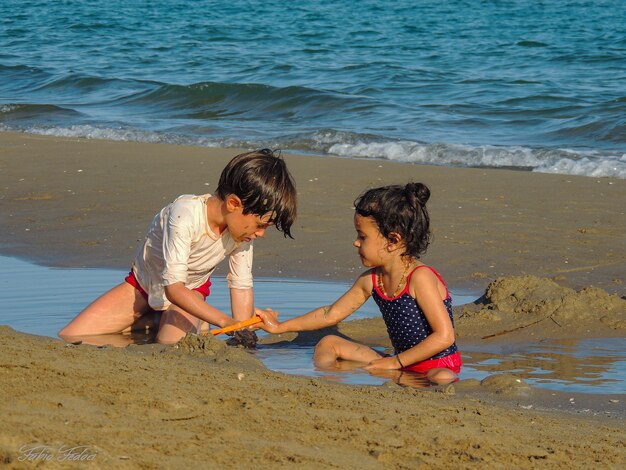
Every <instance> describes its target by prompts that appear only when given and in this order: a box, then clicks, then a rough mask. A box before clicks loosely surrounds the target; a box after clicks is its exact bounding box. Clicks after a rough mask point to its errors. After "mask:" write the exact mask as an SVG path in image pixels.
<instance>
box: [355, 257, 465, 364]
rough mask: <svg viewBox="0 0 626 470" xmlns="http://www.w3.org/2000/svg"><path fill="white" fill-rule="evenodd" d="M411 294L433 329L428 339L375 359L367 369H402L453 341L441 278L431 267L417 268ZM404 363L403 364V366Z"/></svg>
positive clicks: (452, 330)
mask: <svg viewBox="0 0 626 470" xmlns="http://www.w3.org/2000/svg"><path fill="white" fill-rule="evenodd" d="M409 290H410V293H411V295H412V296H413V297H414V298H415V300H416V301H417V303H418V304H419V306H420V307H421V309H422V311H423V312H424V315H425V316H426V320H427V321H428V323H429V324H430V327H431V328H432V330H433V332H432V333H431V334H430V335H428V336H427V337H426V339H425V340H424V341H422V342H420V343H418V344H416V345H415V346H413V347H412V348H410V349H407V350H406V351H404V352H402V353H400V354H398V355H397V356H391V357H385V358H382V359H377V360H375V361H372V362H371V363H370V364H369V365H368V366H366V367H365V368H366V369H401V368H402V366H408V365H410V364H415V363H416V362H420V361H424V360H426V359H428V358H430V357H432V356H434V355H435V354H437V353H440V352H441V351H443V350H445V349H447V348H448V347H450V346H451V345H452V344H453V343H454V328H453V326H452V321H451V320H450V316H449V315H448V311H447V310H446V307H445V305H444V304H443V300H442V292H441V291H440V289H439V280H438V279H437V277H436V276H435V275H434V274H433V273H432V271H430V270H429V269H418V270H417V271H416V272H415V273H414V274H413V276H411V285H410V286H409ZM400 364H402V366H401V365H400Z"/></svg>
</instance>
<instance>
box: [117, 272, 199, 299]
mask: <svg viewBox="0 0 626 470" xmlns="http://www.w3.org/2000/svg"><path fill="white" fill-rule="evenodd" d="M124 280H125V281H126V282H128V283H129V284H130V285H131V286H133V287H134V288H135V289H137V290H138V291H139V293H140V294H141V296H142V297H143V298H144V299H146V301H147V300H148V293H147V292H146V291H145V290H144V289H143V287H141V285H140V284H139V281H138V280H137V277H136V276H135V273H134V272H133V271H132V269H131V271H130V272H129V273H128V276H126V277H125V278H124ZM191 290H195V291H197V292H200V293H201V294H202V297H204V300H206V298H207V297H208V296H209V295H210V294H211V279H207V281H206V282H205V283H204V284H202V285H201V286H200V287H196V288H195V289H191Z"/></svg>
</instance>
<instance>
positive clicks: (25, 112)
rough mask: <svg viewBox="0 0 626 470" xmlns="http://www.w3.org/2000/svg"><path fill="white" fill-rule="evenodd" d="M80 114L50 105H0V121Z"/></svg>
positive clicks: (76, 115) (75, 115)
mask: <svg viewBox="0 0 626 470" xmlns="http://www.w3.org/2000/svg"><path fill="white" fill-rule="evenodd" d="M78 116H81V113H79V112H77V111H75V110H73V109H71V108H64V107H62V106H55V105H51V104H28V103H24V104H22V103H15V104H12V103H8V104H0V121H13V120H28V119H37V120H44V119H45V118H52V117H78Z"/></svg>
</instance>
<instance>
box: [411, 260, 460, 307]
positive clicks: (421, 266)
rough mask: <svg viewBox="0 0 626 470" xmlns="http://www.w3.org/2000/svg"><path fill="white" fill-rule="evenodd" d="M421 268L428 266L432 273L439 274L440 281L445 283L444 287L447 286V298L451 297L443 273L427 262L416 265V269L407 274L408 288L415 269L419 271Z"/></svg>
mask: <svg viewBox="0 0 626 470" xmlns="http://www.w3.org/2000/svg"><path fill="white" fill-rule="evenodd" d="M419 268H428V269H430V270H431V271H432V273H433V274H434V275H435V276H437V279H439V282H441V283H442V284H443V287H445V288H446V299H447V298H448V297H450V292H449V291H448V286H447V285H446V283H445V281H444V280H443V278H442V277H441V274H439V273H438V272H437V270H436V269H435V268H432V267H430V266H428V265H426V264H420V265H419V266H416V267H415V269H414V270H413V271H411V273H410V274H409V275H408V276H407V278H406V285H407V288H408V286H409V284H410V283H411V276H412V275H413V273H414V272H415V271H417V270H418V269H419Z"/></svg>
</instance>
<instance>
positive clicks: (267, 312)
mask: <svg viewBox="0 0 626 470" xmlns="http://www.w3.org/2000/svg"><path fill="white" fill-rule="evenodd" d="M254 313H255V314H256V315H258V316H260V317H261V319H262V320H263V323H259V324H257V325H256V326H258V327H259V328H261V329H262V330H265V331H267V332H268V333H280V331H279V326H280V322H279V321H278V312H275V311H274V310H272V309H271V308H266V309H264V310H261V309H260V308H255V309H254Z"/></svg>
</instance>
